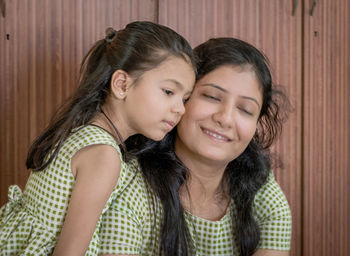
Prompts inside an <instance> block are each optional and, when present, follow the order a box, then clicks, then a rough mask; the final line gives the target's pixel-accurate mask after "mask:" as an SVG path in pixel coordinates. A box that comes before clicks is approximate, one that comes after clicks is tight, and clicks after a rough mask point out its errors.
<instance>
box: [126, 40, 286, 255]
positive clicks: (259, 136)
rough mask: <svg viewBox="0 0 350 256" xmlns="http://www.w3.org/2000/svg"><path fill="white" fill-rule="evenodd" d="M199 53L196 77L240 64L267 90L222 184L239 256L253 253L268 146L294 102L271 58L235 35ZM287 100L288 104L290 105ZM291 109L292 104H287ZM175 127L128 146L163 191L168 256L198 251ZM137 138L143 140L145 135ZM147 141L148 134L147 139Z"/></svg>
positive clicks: (163, 244)
mask: <svg viewBox="0 0 350 256" xmlns="http://www.w3.org/2000/svg"><path fill="white" fill-rule="evenodd" d="M194 52H195V55H196V57H197V74H198V76H197V80H199V79H201V78H202V77H203V76H205V75H206V74H208V73H209V72H211V71H213V70H215V69H217V68H219V67H221V66H227V65H229V66H233V67H236V66H239V67H242V68H248V69H251V70H253V71H254V73H255V74H256V76H257V78H258V81H259V83H260V86H261V90H262V94H263V103H262V109H261V113H260V116H259V120H258V128H257V132H256V133H255V135H254V137H253V139H252V141H251V142H250V144H249V145H248V146H247V148H246V149H245V151H244V152H243V153H242V154H241V155H240V156H239V157H237V158H236V159H234V160H233V161H231V162H230V163H229V164H228V166H227V168H226V170H225V173H224V177H223V184H226V185H227V186H228V189H229V190H228V191H229V194H230V197H231V201H232V202H233V203H234V205H235V208H236V211H235V215H233V216H231V217H232V218H234V222H235V228H234V229H235V230H234V233H235V234H236V241H235V242H236V244H237V245H238V247H239V251H240V255H242V256H247V255H252V254H253V253H254V251H255V250H256V248H257V246H258V243H259V239H260V231H259V227H258V225H257V223H256V221H255V219H254V217H253V213H252V205H253V201H254V197H255V194H256V193H257V191H258V190H259V189H260V188H261V187H262V186H263V184H264V183H265V182H266V180H267V177H268V175H269V172H270V168H271V166H270V155H269V151H268V148H269V147H270V145H271V144H272V143H273V142H274V140H275V139H276V138H277V137H278V135H279V133H280V132H281V128H282V123H283V122H284V120H285V118H286V117H287V116H286V113H287V111H282V110H283V109H281V106H283V105H281V103H283V104H287V105H288V104H289V101H288V99H287V98H286V96H285V95H284V94H283V93H282V92H281V91H279V90H277V89H276V88H275V87H274V86H273V85H272V79H271V74H270V70H269V65H268V61H267V59H266V58H265V56H264V55H263V54H262V53H261V52H260V51H259V50H257V49H256V48H255V47H254V46H252V45H250V44H248V43H247V42H244V41H241V40H239V39H234V38H215V39H210V40H208V41H207V42H205V43H203V44H201V45H199V46H198V47H196V48H195V49H194ZM287 105H284V106H287ZM288 106H289V105H288ZM286 110H287V109H286ZM175 138H176V131H175V130H174V131H172V132H171V133H169V134H168V135H167V136H166V137H165V138H164V139H163V140H162V141H160V142H151V141H148V142H147V146H146V147H145V146H144V145H145V144H144V141H143V147H142V149H141V148H138V145H141V144H140V143H139V142H138V141H137V140H136V138H132V139H131V140H130V141H129V142H128V146H129V148H138V150H139V151H138V152H137V154H136V155H137V157H138V159H139V162H140V165H141V167H142V172H143V174H144V176H145V178H146V180H147V182H148V183H149V184H150V186H151V187H152V189H153V190H154V191H155V192H156V194H157V195H158V196H159V198H160V200H161V202H162V205H163V211H164V220H163V224H162V231H161V239H160V243H161V244H160V248H161V253H162V254H164V255H180V253H179V252H181V255H193V254H194V250H195V248H194V246H193V245H192V243H191V239H188V237H189V231H188V228H187V226H186V222H185V218H184V210H183V208H182V206H181V201H180V196H179V189H180V187H181V186H182V185H184V184H185V182H186V178H188V177H189V173H188V170H187V169H186V166H184V164H183V163H182V162H181V161H180V160H179V159H178V158H177V156H176V154H175V152H174V143H175ZM138 140H139V141H140V140H142V139H141V138H140V137H139V138H138ZM143 140H145V138H143Z"/></svg>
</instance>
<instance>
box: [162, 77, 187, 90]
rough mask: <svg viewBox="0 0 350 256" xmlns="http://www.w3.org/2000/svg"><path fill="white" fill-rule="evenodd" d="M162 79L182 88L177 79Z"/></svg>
mask: <svg viewBox="0 0 350 256" xmlns="http://www.w3.org/2000/svg"><path fill="white" fill-rule="evenodd" d="M164 81H166V82H171V83H173V84H175V85H176V87H178V88H179V89H183V88H184V86H183V84H182V83H180V82H179V81H177V80H175V79H166V80H164Z"/></svg>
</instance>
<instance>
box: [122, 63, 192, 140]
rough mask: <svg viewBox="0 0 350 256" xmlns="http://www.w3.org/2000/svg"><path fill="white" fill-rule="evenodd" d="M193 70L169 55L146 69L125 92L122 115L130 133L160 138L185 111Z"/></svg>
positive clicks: (174, 124)
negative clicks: (157, 64)
mask: <svg viewBox="0 0 350 256" xmlns="http://www.w3.org/2000/svg"><path fill="white" fill-rule="evenodd" d="M194 83H195V73H194V71H193V67H192V66H191V65H190V63H188V62H186V61H185V60H184V59H182V58H179V57H169V58H168V59H166V60H165V61H163V62H162V63H161V64H160V65H159V66H158V67H157V68H155V69H152V70H149V71H146V72H145V73H143V74H142V75H141V77H140V78H139V79H138V80H137V82H136V83H135V84H133V85H132V86H130V88H129V89H128V90H127V92H126V98H125V112H126V113H125V114H126V119H127V123H128V127H129V129H131V133H137V134H143V135H144V136H146V137H148V138H151V139H153V140H161V139H162V138H163V137H164V136H165V134H166V133H168V132H169V131H170V130H171V129H173V128H174V127H175V126H176V125H177V124H178V122H179V121H180V118H181V116H182V115H183V114H184V112H185V107H184V102H185V101H186V100H187V99H188V98H189V97H190V94H191V92H192V89H193V86H194Z"/></svg>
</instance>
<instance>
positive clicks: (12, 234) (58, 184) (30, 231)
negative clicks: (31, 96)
mask: <svg viewBox="0 0 350 256" xmlns="http://www.w3.org/2000/svg"><path fill="white" fill-rule="evenodd" d="M94 144H106V145H110V146H112V147H114V148H115V149H116V150H117V151H118V152H119V154H118V153H117V152H116V157H120V150H119V147H118V145H117V144H116V142H115V140H114V139H113V138H112V136H111V135H110V134H108V133H107V132H106V131H104V130H103V129H101V128H98V127H96V126H91V125H89V126H85V127H82V128H81V129H78V130H76V131H75V132H73V133H72V134H71V135H70V136H69V138H68V139H67V140H66V142H65V143H64V145H63V147H62V148H61V149H60V151H59V153H58V155H57V157H56V158H55V160H54V161H53V162H52V163H51V164H50V165H49V166H48V167H47V169H46V170H44V171H41V172H32V173H31V174H30V176H29V179H28V182H27V184H26V187H25V189H24V191H23V195H22V192H21V190H20V188H19V187H18V186H11V187H10V188H9V193H8V195H9V202H8V203H7V204H6V205H4V206H3V207H2V208H1V209H0V255H50V254H51V253H52V251H53V248H54V246H55V243H56V238H57V236H58V235H59V233H60V230H61V227H62V224H63V221H64V217H65V213H66V210H67V206H68V203H69V200H70V195H71V192H72V188H73V185H74V176H73V175H72V172H71V166H70V164H71V159H72V157H73V155H74V154H75V153H76V152H77V151H78V150H80V149H82V148H84V147H87V146H89V145H94ZM121 163H122V164H121V170H122V173H126V170H123V169H126V168H127V166H126V164H125V163H124V162H123V161H122V162H121ZM96 171H98V170H96ZM121 179H124V178H123V177H122V176H121ZM119 193H120V191H119V186H116V188H115V190H114V191H113V193H112V195H111V197H110V198H109V200H108V202H107V204H106V205H105V207H104V209H103V212H105V211H106V210H107V209H108V207H109V206H110V205H111V202H112V200H113V198H114V197H116V195H117V194H119ZM99 226H100V220H99V222H98V224H97V226H96V229H95V232H94V235H93V238H92V240H91V242H90V245H89V248H88V250H87V252H86V255H97V253H98V250H99Z"/></svg>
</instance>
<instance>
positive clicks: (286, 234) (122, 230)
mask: <svg viewBox="0 0 350 256" xmlns="http://www.w3.org/2000/svg"><path fill="white" fill-rule="evenodd" d="M125 171H128V172H129V174H127V173H124V174H123V175H124V176H123V177H124V179H125V180H127V181H126V182H125V184H126V183H128V185H126V186H125V187H124V190H123V191H122V193H121V194H120V195H118V197H117V199H116V200H115V201H113V202H112V205H111V207H110V208H109V210H108V211H107V212H106V213H105V214H104V216H103V219H102V225H101V230H100V239H101V247H100V253H105V254H108V253H110V254H137V255H145V256H146V255H158V254H159V244H158V243H159V241H158V239H159V235H160V222H161V218H162V217H161V216H162V213H163V211H162V207H161V204H160V201H159V199H158V198H157V197H156V196H155V195H154V194H153V193H152V191H151V190H150V188H149V187H147V184H146V182H145V180H144V179H143V176H142V174H141V172H140V171H139V170H138V166H137V163H134V164H133V165H130V168H129V169H125ZM121 180H122V178H120V180H119V181H121ZM235 212H236V210H235V207H234V203H231V204H230V207H229V210H228V212H227V214H226V215H225V216H224V217H223V218H222V219H221V220H219V221H209V220H205V219H202V218H199V217H196V216H193V215H191V214H190V213H188V212H185V219H186V222H187V225H188V227H189V230H190V233H191V238H192V242H193V244H194V246H195V249H196V255H198V256H200V255H211V256H214V255H239V253H238V247H237V244H236V241H237V239H236V234H235V233H234V232H233V231H232V230H233V227H234V225H235V224H234V222H233V221H232V219H231V217H230V216H231V213H232V214H233V215H234V214H235ZM253 213H254V216H255V218H256V220H257V222H258V224H259V226H260V229H261V239H260V243H259V246H258V247H259V248H263V249H274V250H289V249H290V239H291V213H290V209H289V206H288V202H287V200H286V198H285V196H284V194H283V192H282V191H281V189H280V187H279V186H278V184H277V183H276V181H275V178H274V176H273V173H272V172H271V174H270V175H269V177H268V180H267V182H266V184H265V185H264V186H263V187H262V188H261V189H260V190H259V191H258V193H257V195H256V197H255V200H254V206H253Z"/></svg>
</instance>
